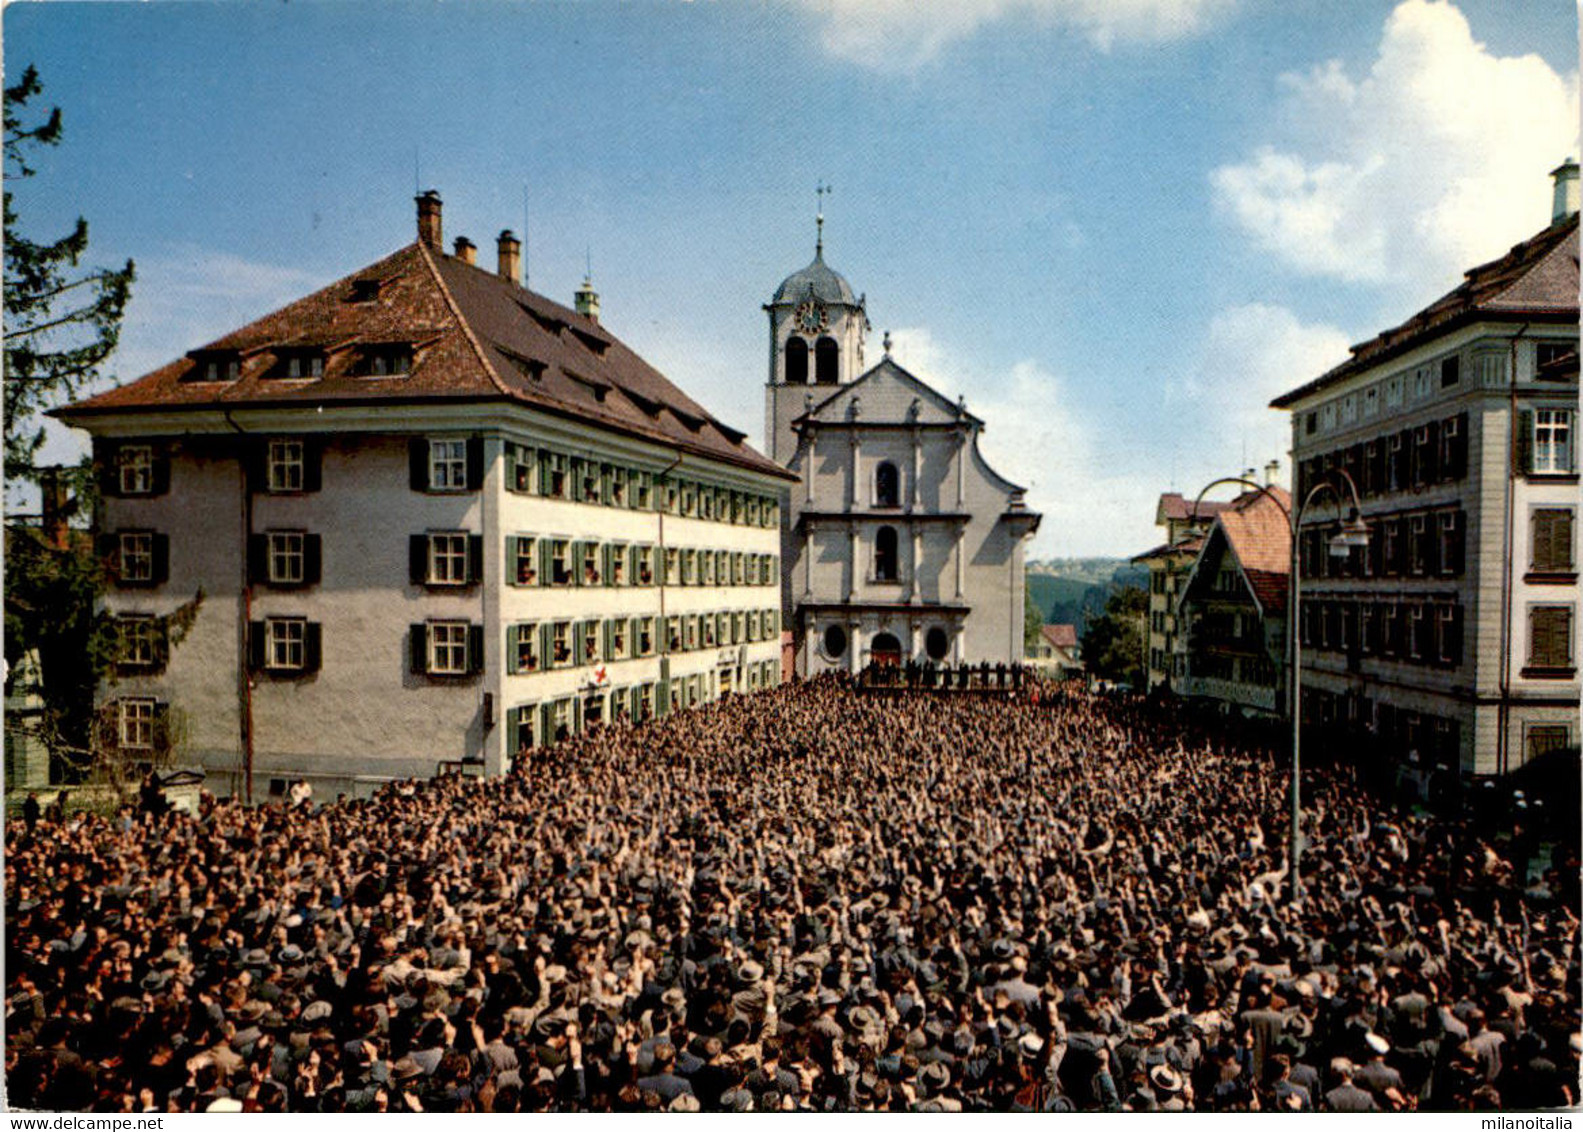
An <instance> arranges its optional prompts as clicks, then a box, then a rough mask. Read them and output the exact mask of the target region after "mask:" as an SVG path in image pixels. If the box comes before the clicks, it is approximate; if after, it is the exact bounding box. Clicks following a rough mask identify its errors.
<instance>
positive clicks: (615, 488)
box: [610, 468, 627, 507]
mask: <svg viewBox="0 0 1583 1132" xmlns="http://www.w3.org/2000/svg"><path fill="white" fill-rule="evenodd" d="M610 503H611V505H612V506H615V507H625V506H626V505H627V470H626V469H625V468H611V469H610Z"/></svg>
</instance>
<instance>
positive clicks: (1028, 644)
mask: <svg viewBox="0 0 1583 1132" xmlns="http://www.w3.org/2000/svg"><path fill="white" fill-rule="evenodd" d="M1043 626H1044V614H1043V613H1042V612H1041V611H1040V609H1039V603H1038V602H1037V601H1035V600H1034V599H1033V592H1032V591H1031V590H1030V589H1029V587H1028V584H1027V582H1026V581H1025V582H1024V583H1023V587H1022V655H1023V656H1033V655H1034V650H1035V649H1037V648H1038V647H1039V630H1040V629H1041V628H1043Z"/></svg>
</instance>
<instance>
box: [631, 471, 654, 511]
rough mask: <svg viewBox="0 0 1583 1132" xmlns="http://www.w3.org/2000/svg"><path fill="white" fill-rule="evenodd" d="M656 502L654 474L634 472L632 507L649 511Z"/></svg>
mask: <svg viewBox="0 0 1583 1132" xmlns="http://www.w3.org/2000/svg"><path fill="white" fill-rule="evenodd" d="M653 503H654V475H653V473H652V472H633V473H632V507H633V509H634V510H636V511H647V510H649V508H650V507H651V506H653Z"/></svg>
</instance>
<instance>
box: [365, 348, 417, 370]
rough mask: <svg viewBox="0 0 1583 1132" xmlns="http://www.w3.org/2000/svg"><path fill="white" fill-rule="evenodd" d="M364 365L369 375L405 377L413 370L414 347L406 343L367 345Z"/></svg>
mask: <svg viewBox="0 0 1583 1132" xmlns="http://www.w3.org/2000/svg"><path fill="white" fill-rule="evenodd" d="M363 367H364V372H365V373H366V374H367V375H368V376H369V377H404V376H406V375H407V374H408V373H411V372H412V347H411V346H409V345H407V344H406V343H394V344H387V345H380V346H368V347H365V348H364V350H363Z"/></svg>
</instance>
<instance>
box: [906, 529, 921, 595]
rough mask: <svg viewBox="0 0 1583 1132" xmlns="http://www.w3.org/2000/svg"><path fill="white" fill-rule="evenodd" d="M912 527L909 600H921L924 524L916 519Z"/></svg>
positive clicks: (908, 579)
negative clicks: (920, 569)
mask: <svg viewBox="0 0 1583 1132" xmlns="http://www.w3.org/2000/svg"><path fill="white" fill-rule="evenodd" d="M909 526H911V527H912V562H911V563H909V565H908V570H907V600H908V601H921V600H922V599H923V594H922V593H921V592H920V588H919V585H918V563H919V562H920V561H921V560H922V558H923V526H922V525H921V524H920V523H918V522H917V521H916V520H914V521H913V522H912V523H910V524H909Z"/></svg>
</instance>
